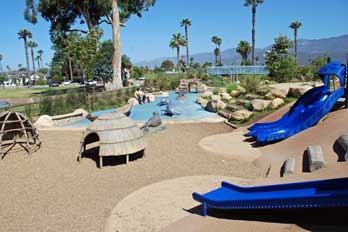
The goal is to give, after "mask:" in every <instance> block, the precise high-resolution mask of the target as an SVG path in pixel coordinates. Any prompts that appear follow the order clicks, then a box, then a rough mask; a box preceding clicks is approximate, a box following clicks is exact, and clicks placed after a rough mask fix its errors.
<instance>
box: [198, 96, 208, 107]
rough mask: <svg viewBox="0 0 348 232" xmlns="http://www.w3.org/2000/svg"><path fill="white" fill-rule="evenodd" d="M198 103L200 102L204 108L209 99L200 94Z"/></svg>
mask: <svg viewBox="0 0 348 232" xmlns="http://www.w3.org/2000/svg"><path fill="white" fill-rule="evenodd" d="M197 103H198V104H200V105H201V106H202V107H203V108H205V107H206V106H207V103H208V100H207V99H205V98H203V97H201V96H199V97H198V98H197Z"/></svg>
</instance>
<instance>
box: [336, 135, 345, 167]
mask: <svg viewBox="0 0 348 232" xmlns="http://www.w3.org/2000/svg"><path fill="white" fill-rule="evenodd" d="M336 146H339V148H340V150H339V151H337V148H336V149H335V150H336V153H338V156H339V161H348V135H347V134H343V135H340V137H338V139H336V141H335V145H334V148H335V147H336Z"/></svg>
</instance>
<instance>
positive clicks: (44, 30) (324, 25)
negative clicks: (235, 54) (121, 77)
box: [0, 0, 348, 69]
mask: <svg viewBox="0 0 348 232" xmlns="http://www.w3.org/2000/svg"><path fill="white" fill-rule="evenodd" d="M24 2H25V1H24V0H13V1H6V3H3V5H2V7H1V8H0V16H1V20H0V28H1V32H2V34H1V36H0V54H2V55H3V56H4V59H3V67H6V65H10V67H11V68H12V69H16V68H17V66H18V64H23V65H24V64H25V56H24V45H23V41H22V40H18V36H17V32H18V30H19V29H21V28H27V29H29V30H30V31H32V33H33V36H34V38H33V39H34V40H35V41H36V42H37V43H38V44H39V49H43V50H44V52H45V54H44V63H49V62H50V60H51V57H52V53H53V51H52V50H51V42H50V38H49V23H48V22H46V21H44V20H43V19H42V18H39V22H38V23H37V24H36V25H31V24H29V23H27V22H26V21H25V20H24V18H23V11H24ZM243 2H244V1H243V0H215V1H206V0H204V1H199V0H157V3H156V5H155V7H153V8H151V9H150V11H148V12H145V13H143V17H142V18H138V17H136V16H133V17H132V18H131V19H130V20H129V21H128V22H127V27H125V28H122V31H121V40H122V42H121V43H122V44H121V46H122V52H123V53H124V54H126V55H128V56H130V57H131V59H132V61H133V62H137V61H142V60H150V59H153V58H157V57H162V56H175V51H173V50H172V49H170V48H169V47H168V41H169V40H170V38H171V35H172V34H173V33H175V32H183V28H181V27H180V26H179V23H180V21H181V20H182V19H183V18H190V19H191V21H192V27H191V28H190V50H191V53H192V54H193V53H199V52H207V51H211V50H212V49H213V47H214V46H213V44H212V43H211V37H212V36H213V35H217V36H219V37H221V38H222V40H223V44H222V49H228V48H232V47H235V46H236V45H237V44H238V42H239V41H240V40H248V41H251V9H250V8H247V7H244V6H243ZM347 9H348V1H347V0H330V1H328V0H290V1H289V0H265V2H264V4H262V5H260V6H259V7H258V10H257V25H256V26H257V27H256V47H259V48H263V47H265V46H267V45H270V44H272V42H273V39H274V37H276V36H277V35H278V34H279V33H282V34H285V35H288V36H290V37H291V38H292V31H291V30H290V28H289V27H288V26H289V24H290V23H291V22H292V21H295V20H299V21H301V22H302V24H303V26H302V28H301V29H300V32H299V37H300V38H306V39H318V38H325V37H332V36H338V35H342V34H347V33H348V26H347V25H346V24H347V23H348V22H347ZM102 28H103V30H104V36H103V39H110V38H111V27H110V26H109V25H103V26H102Z"/></svg>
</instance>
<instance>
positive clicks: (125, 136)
mask: <svg viewBox="0 0 348 232" xmlns="http://www.w3.org/2000/svg"><path fill="white" fill-rule="evenodd" d="M98 141H99V166H100V168H102V167H103V157H105V156H121V155H126V163H128V161H129V154H133V153H136V152H139V151H142V150H144V149H145V139H144V134H143V132H142V131H141V130H140V129H139V128H138V126H137V125H136V124H135V123H134V122H133V121H132V120H131V119H129V118H128V117H126V116H125V115H124V114H122V113H119V112H110V113H106V114H103V115H101V116H100V117H98V118H97V119H96V120H95V121H93V122H92V123H91V124H89V126H88V127H87V129H86V131H85V132H84V135H83V137H82V140H81V150H80V156H79V161H80V160H81V158H82V157H81V156H82V154H83V152H85V151H86V145H87V144H91V143H94V142H98Z"/></svg>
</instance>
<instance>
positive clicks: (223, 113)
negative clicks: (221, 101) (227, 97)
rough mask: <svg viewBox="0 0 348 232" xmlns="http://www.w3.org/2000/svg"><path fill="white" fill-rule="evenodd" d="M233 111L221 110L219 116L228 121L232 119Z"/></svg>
mask: <svg viewBox="0 0 348 232" xmlns="http://www.w3.org/2000/svg"><path fill="white" fill-rule="evenodd" d="M231 113H232V112H231V111H228V110H225V109H221V110H219V111H218V114H219V115H221V116H222V117H224V118H226V119H230V118H231Z"/></svg>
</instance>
